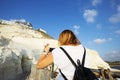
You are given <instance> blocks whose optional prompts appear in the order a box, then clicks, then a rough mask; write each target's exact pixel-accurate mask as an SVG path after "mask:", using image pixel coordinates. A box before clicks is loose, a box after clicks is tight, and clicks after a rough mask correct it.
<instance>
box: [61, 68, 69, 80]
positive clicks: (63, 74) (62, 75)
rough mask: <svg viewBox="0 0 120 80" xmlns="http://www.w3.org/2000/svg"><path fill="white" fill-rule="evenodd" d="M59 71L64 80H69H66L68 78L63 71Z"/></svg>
mask: <svg viewBox="0 0 120 80" xmlns="http://www.w3.org/2000/svg"><path fill="white" fill-rule="evenodd" d="M59 71H60V73H61V75H62V77H63V78H64V80H68V79H67V78H66V76H65V75H64V74H63V73H62V71H61V69H59Z"/></svg>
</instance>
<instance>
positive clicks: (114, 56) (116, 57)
mask: <svg viewBox="0 0 120 80" xmlns="http://www.w3.org/2000/svg"><path fill="white" fill-rule="evenodd" d="M103 58H104V60H106V61H120V51H119V50H114V51H111V52H109V53H107V54H105V55H104V57H103Z"/></svg>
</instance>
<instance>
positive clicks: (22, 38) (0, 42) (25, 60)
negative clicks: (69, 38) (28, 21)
mask: <svg viewBox="0 0 120 80" xmlns="http://www.w3.org/2000/svg"><path fill="white" fill-rule="evenodd" d="M46 35H47V34H46V33H44V32H40V31H35V30H33V29H31V28H29V27H26V26H23V25H21V24H16V23H12V24H10V23H8V22H7V23H4V24H0V80H49V79H48V78H50V75H49V72H48V70H47V69H43V70H37V69H36V63H37V60H38V58H39V57H40V55H41V54H43V53H44V52H43V48H44V45H45V44H47V43H49V44H50V45H51V47H57V41H56V40H54V39H52V38H51V37H50V36H48V35H47V36H46ZM53 43H54V44H53ZM36 73H37V74H36ZM44 74H45V75H46V77H45V76H42V75H44Z"/></svg>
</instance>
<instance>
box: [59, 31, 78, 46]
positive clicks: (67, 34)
mask: <svg viewBox="0 0 120 80" xmlns="http://www.w3.org/2000/svg"><path fill="white" fill-rule="evenodd" d="M58 41H59V45H60V46H61V45H79V44H80V41H79V40H78V39H77V37H76V36H75V34H74V33H73V32H72V31H71V30H64V31H62V32H61V33H60V35H59V39H58Z"/></svg>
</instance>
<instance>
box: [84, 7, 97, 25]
mask: <svg viewBox="0 0 120 80" xmlns="http://www.w3.org/2000/svg"><path fill="white" fill-rule="evenodd" d="M83 16H84V18H85V19H86V21H87V22H91V23H92V22H94V20H95V16H97V11H96V10H94V9H92V10H89V9H88V10H85V11H84V14H83Z"/></svg>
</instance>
